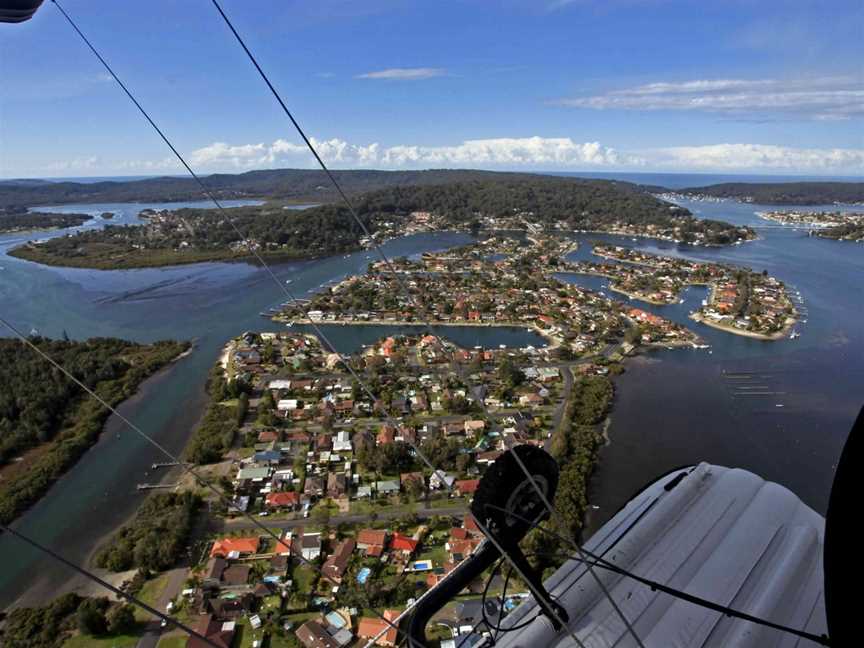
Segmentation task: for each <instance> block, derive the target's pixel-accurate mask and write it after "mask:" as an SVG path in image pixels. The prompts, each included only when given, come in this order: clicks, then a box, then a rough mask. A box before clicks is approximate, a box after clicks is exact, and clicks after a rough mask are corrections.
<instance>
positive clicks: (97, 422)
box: [0, 337, 189, 524]
mask: <svg viewBox="0 0 864 648" xmlns="http://www.w3.org/2000/svg"><path fill="white" fill-rule="evenodd" d="M31 341H32V342H33V343H34V344H35V345H36V346H37V347H38V348H39V349H40V350H41V351H43V352H45V353H47V354H48V355H49V356H50V357H52V358H54V359H55V360H56V361H57V362H58V363H59V364H60V365H61V366H63V367H66V368H67V369H69V370H70V371H71V372H72V373H73V374H74V375H75V376H76V377H78V378H79V379H80V380H82V381H83V382H84V383H85V384H86V385H87V386H88V387H89V388H90V389H93V390H94V391H96V393H97V394H99V395H100V396H101V397H102V398H103V399H105V400H106V401H107V402H108V403H110V404H111V405H112V406H116V405H117V404H119V403H120V402H121V401H123V400H124V399H125V398H127V397H129V396H131V395H132V394H134V393H135V391H136V389H137V388H138V387H139V385H141V383H142V382H143V381H144V380H145V379H146V378H148V377H149V376H151V375H153V374H154V373H155V372H156V371H158V370H159V369H161V368H162V367H164V366H166V365H167V364H168V363H170V362H171V361H172V360H174V359H175V358H177V357H179V356H180V355H181V354H183V353H184V352H186V351H187V350H188V349H189V344H188V343H186V342H173V341H165V342H155V343H153V344H137V343H134V342H127V341H124V340H117V339H112V338H94V339H92V340H87V341H83V342H72V341H67V340H49V339H46V338H39V337H37V338H31ZM0 385H3V390H2V393H0V520H2V522H3V524H9V523H10V522H11V521H12V520H14V519H15V518H16V517H17V516H18V515H20V514H21V513H22V512H23V511H24V510H26V509H27V508H28V507H29V506H31V505H32V504H33V503H35V502H36V501H37V500H38V499H39V498H40V497H41V496H42V495H43V494H44V493H45V492H46V491H47V490H48V488H49V487H50V486H51V485H52V484H53V483H54V482H55V481H56V480H57V479H58V478H59V477H60V476H61V475H62V474H63V473H64V472H65V471H66V470H68V469H69V468H70V467H71V466H72V465H73V464H74V463H75V462H76V461H77V460H78V459H79V458H80V457H81V456H82V455H83V454H84V453H85V452H86V451H87V449H88V448H89V447H90V446H91V445H93V444H94V443H95V442H96V440H97V439H98V438H99V434H100V433H101V431H102V426H103V424H104V423H105V421H106V420H107V418H108V416H109V414H110V412H109V411H108V410H107V409H106V408H105V407H103V406H102V405H100V404H99V403H98V402H96V401H95V400H94V399H93V398H91V397H90V396H89V395H87V393H86V392H85V391H84V390H82V389H81V388H80V387H78V386H77V385H75V384H74V383H73V382H71V381H70V380H68V379H67V378H66V377H65V376H63V375H62V374H60V373H58V372H53V371H49V370H48V365H47V364H46V362H45V360H44V359H42V358H41V357H40V356H38V355H37V354H36V353H34V352H33V351H32V350H31V349H29V348H27V347H26V346H25V345H24V343H23V342H20V341H18V340H14V339H0Z"/></svg>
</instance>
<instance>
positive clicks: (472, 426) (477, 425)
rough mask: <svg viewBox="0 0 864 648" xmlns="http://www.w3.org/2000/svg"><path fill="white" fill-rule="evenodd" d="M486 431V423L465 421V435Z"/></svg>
mask: <svg viewBox="0 0 864 648" xmlns="http://www.w3.org/2000/svg"><path fill="white" fill-rule="evenodd" d="M485 429H486V421H465V434H476V433H478V432H482V431H483V430H485Z"/></svg>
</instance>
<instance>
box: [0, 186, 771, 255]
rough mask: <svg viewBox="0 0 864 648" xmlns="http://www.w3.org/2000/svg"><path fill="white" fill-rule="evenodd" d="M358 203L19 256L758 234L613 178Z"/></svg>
mask: <svg viewBox="0 0 864 648" xmlns="http://www.w3.org/2000/svg"><path fill="white" fill-rule="evenodd" d="M505 177H506V176H505ZM354 205H355V208H356V212H357V217H358V219H359V220H360V222H362V224H363V225H362V227H361V225H360V224H358V222H357V221H356V220H355V219H354V218H353V217H352V215H351V214H350V212H349V211H348V210H347V208H345V207H344V206H343V205H341V204H327V205H320V206H317V207H311V208H308V209H303V210H288V209H284V207H285V205H283V204H281V203H276V202H270V203H267V204H265V205H263V206H260V207H238V208H232V209H231V210H230V211H227V212H224V211H221V210H216V209H194V210H193V209H178V210H167V211H166V210H163V211H160V212H154V211H153V210H146V211H145V212H142V214H141V216H142V217H143V218H144V219H145V220H146V224H143V225H141V226H124V227H116V226H111V225H106V226H105V228H104V229H101V230H91V231H87V232H81V233H78V234H77V235H75V236H68V237H57V238H54V239H51V240H49V241H40V242H38V243H27V244H24V245H22V246H19V247H17V248H15V249H13V250H12V251H11V252H10V254H11V255H12V256H17V257H20V258H25V259H28V260H31V261H36V262H39V263H44V264H47V265H59V266H73V267H86V268H103V269H109V268H111V269H118V268H139V267H152V266H162V265H175V264H182V263H197V262H201V261H227V260H249V259H250V258H252V257H253V253H252V251H254V252H255V253H256V254H258V255H260V256H262V257H264V258H267V259H274V260H276V259H292V258H309V257H318V256H329V255H334V254H343V253H345V252H350V251H353V250H356V249H360V248H363V247H369V246H371V245H372V244H373V243H375V242H380V241H383V240H386V239H388V238H392V237H395V236H401V235H404V234H406V233H414V232H423V231H434V230H463V231H467V232H473V233H476V232H479V231H481V230H495V229H519V230H527V231H530V232H544V231H554V230H560V231H598V232H610V233H620V234H627V235H630V236H650V237H654V238H661V239H665V240H670V241H680V242H685V243H691V244H697V245H726V244H730V243H736V242H739V241H744V240H749V239H753V238H755V236H756V235H755V233H754V232H753V230H752V229H750V228H747V227H736V226H734V225H731V224H729V223H724V222H720V221H711V220H700V219H697V218H695V217H694V216H693V215H692V214H691V213H690V212H689V211H687V210H686V209H683V208H681V207H678V206H675V205H670V204H669V203H666V202H663V201H661V200H658V199H657V198H654V197H653V196H651V195H649V194H647V193H645V192H642V191H639V190H637V189H636V188H635V186H634V185H628V184H627V183H616V182H611V181H606V180H581V179H570V178H552V177H543V176H533V177H529V178H527V179H522V178H520V179H513V178H510V177H506V179H495V180H477V181H473V182H457V183H452V184H438V185H425V184H424V185H410V186H400V187H394V188H389V189H381V190H378V191H374V192H370V193H366V194H363V195H362V196H359V197H358V198H356V199H355V202H354Z"/></svg>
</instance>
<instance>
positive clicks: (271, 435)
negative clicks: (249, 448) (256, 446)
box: [258, 430, 279, 443]
mask: <svg viewBox="0 0 864 648" xmlns="http://www.w3.org/2000/svg"><path fill="white" fill-rule="evenodd" d="M274 441H279V432H278V431H276V430H262V431H261V432H260V433H259V434H258V443H273V442H274Z"/></svg>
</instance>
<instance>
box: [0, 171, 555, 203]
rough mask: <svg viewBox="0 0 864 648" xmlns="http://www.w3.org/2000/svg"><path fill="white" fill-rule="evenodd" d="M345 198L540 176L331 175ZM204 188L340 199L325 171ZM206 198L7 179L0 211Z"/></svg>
mask: <svg viewBox="0 0 864 648" xmlns="http://www.w3.org/2000/svg"><path fill="white" fill-rule="evenodd" d="M333 175H334V176H335V177H336V179H337V180H338V182H339V184H340V185H341V186H342V188H343V189H344V190H345V191H346V192H347V193H349V194H359V193H365V192H368V191H374V190H377V189H386V188H388V187H398V186H406V185H433V184H434V185H441V184H450V183H454V182H467V181H470V180H491V179H498V178H513V179H519V178H531V177H534V178H536V177H538V176H536V175H532V174H525V173H498V172H493V171H471V170H451V169H429V170H425V171H334V172H333ZM203 180H204V183H205V184H206V185H207V187H208V189H210V190H211V192H212V193H213V194H214V195H215V196H216V197H217V198H221V199H223V200H228V199H244V198H247V199H254V198H259V199H278V200H285V201H294V202H330V201H333V200H335V199H337V198H338V195H337V194H336V191H335V190H334V189H333V185H332V183H331V182H330V180H329V179H328V178H327V176H326V175H325V174H324V172H323V171H316V170H311V169H274V170H266V171H249V172H247V173H240V174H226V173H221V174H214V175H209V176H205V177H204V178H203ZM203 198H204V196H203V195H202V193H201V189H200V188H199V187H198V184H197V183H196V182H195V181H194V180H193V179H192V178H171V177H162V178H148V179H146V180H129V181H105V182H93V183H81V182H46V181H43V180H6V181H2V182H0V207H10V206H16V207H32V206H35V205H48V204H52V205H55V204H63V203H99V202H174V201H183V200H201V199H203Z"/></svg>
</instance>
